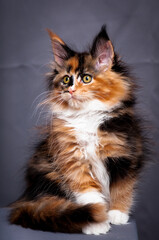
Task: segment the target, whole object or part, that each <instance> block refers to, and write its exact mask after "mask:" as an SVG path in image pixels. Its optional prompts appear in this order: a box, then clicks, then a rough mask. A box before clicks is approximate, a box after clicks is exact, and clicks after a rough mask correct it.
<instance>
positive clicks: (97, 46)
mask: <svg viewBox="0 0 159 240" xmlns="http://www.w3.org/2000/svg"><path fill="white" fill-rule="evenodd" d="M91 55H92V57H93V58H95V62H96V64H95V67H96V69H97V70H101V69H102V70H104V71H105V70H107V69H108V68H109V67H110V65H111V63H112V61H113V57H114V50H113V46H112V43H111V41H110V40H109V36H108V34H107V31H106V26H105V25H103V26H102V28H101V30H100V32H99V33H98V35H97V36H96V37H95V39H94V41H93V45H92V48H91Z"/></svg>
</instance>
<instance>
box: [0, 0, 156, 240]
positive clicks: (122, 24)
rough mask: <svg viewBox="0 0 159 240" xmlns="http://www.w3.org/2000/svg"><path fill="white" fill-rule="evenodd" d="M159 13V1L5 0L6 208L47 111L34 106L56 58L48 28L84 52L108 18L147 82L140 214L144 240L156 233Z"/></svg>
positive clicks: (1, 20)
mask: <svg viewBox="0 0 159 240" xmlns="http://www.w3.org/2000/svg"><path fill="white" fill-rule="evenodd" d="M158 14H159V1H158V0H156V1H155V0H151V1H149V0H147V1H146V0H140V1H139V0H130V1H129V0H116V1H115V0H90V1H89V0H77V1H75V0H65V1H64V0H63V1H62V0H58V1H56V0H55V1H53V0H34V1H33V0H25V1H24V0H1V1H0V25H1V28H0V29H1V30H0V31H1V32H0V36H1V37H0V39H1V41H0V76H1V77H0V104H1V110H0V113H1V114H0V127H1V144H0V148H1V149H0V154H1V159H0V177H1V179H0V185H1V186H0V187H1V189H0V196H1V197H0V204H1V206H5V205H6V204H8V203H9V202H11V201H13V200H15V199H16V198H17V196H18V195H19V194H20V193H21V191H22V190H23V186H24V183H23V171H24V165H25V163H26V161H27V159H28V157H29V155H30V146H31V145H32V143H33V142H34V140H33V138H34V136H35V133H36V131H35V130H34V125H35V124H36V123H39V122H40V120H39V119H41V118H40V115H41V117H42V116H44V115H43V114H40V111H37V113H36V111H35V108H36V105H37V103H38V102H39V101H40V100H41V99H43V95H41V96H39V98H38V99H37V98H36V97H37V96H38V95H39V94H40V93H42V92H44V91H45V81H44V78H45V73H46V72H47V71H48V67H47V64H48V63H49V61H50V60H51V59H52V54H51V51H50V50H51V44H50V40H49V37H48V35H47V32H46V30H45V29H46V28H51V29H52V30H53V31H54V32H56V33H57V34H59V35H60V36H61V37H62V38H63V39H64V41H65V42H67V43H70V44H71V45H72V46H73V47H74V46H75V47H77V49H79V50H81V49H83V48H85V47H86V46H87V45H88V44H89V43H90V42H91V41H92V38H93V37H94V35H95V34H96V33H97V32H98V31H99V29H100V27H101V25H102V24H104V23H106V24H107V26H108V31H109V35H110V37H111V39H112V41H113V43H114V46H115V49H116V50H117V51H118V52H119V53H120V55H121V56H122V57H123V60H125V61H126V62H127V63H129V64H130V65H131V66H132V68H133V72H134V73H135V75H136V76H137V78H138V82H139V85H141V86H142V87H141V88H140V92H139V95H138V99H139V102H140V104H139V106H138V111H139V112H140V113H141V114H142V115H145V116H146V119H149V120H150V124H148V127H149V130H150V132H151V135H153V137H154V140H153V143H152V144H151V146H150V147H151V148H152V149H153V150H154V157H153V158H154V159H155V160H157V161H156V163H155V164H154V165H153V166H152V167H151V168H150V169H149V170H147V171H146V172H145V174H144V176H143V177H142V180H141V184H140V187H139V191H138V197H137V199H136V207H135V217H136V220H137V224H138V230H139V236H140V239H141V240H148V239H149V240H150V239H151V240H152V239H158V238H159V221H158V214H159V206H158V203H159V174H158V171H159V163H158V153H159V150H158V143H159V130H158V125H159V122H158V119H159V111H158V108H159V107H158V106H159V97H158V90H159V84H158V75H159V68H158V64H159V57H158V56H159V55H158V54H159V51H158V49H159V47H158V41H159V17H158ZM42 118H43V117H42ZM44 120H45V118H44ZM151 159H152V157H150V161H151Z"/></svg>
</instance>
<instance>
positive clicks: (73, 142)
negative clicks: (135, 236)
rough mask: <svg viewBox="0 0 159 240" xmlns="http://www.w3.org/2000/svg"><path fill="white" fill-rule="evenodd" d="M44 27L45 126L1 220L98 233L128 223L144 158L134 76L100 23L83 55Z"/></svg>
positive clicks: (42, 228) (59, 230)
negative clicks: (48, 57) (47, 52)
mask: <svg viewBox="0 0 159 240" xmlns="http://www.w3.org/2000/svg"><path fill="white" fill-rule="evenodd" d="M48 32H49V35H50V37H51V41H52V48H53V53H54V60H55V61H54V63H53V64H52V69H51V73H50V75H49V78H48V83H49V84H48V85H49V94H48V96H47V99H46V100H45V101H44V102H43V104H46V105H48V107H49V111H50V112H51V117H50V124H49V126H48V127H47V130H46V131H45V134H44V136H43V139H42V141H41V142H40V143H39V144H38V145H37V147H36V150H35V152H34V154H33V156H32V157H31V159H30V161H29V163H28V166H27V171H26V184H27V186H26V190H25V192H24V194H23V195H22V196H21V197H20V198H19V199H18V200H17V201H16V202H15V203H13V204H12V210H11V213H10V217H9V220H10V222H11V223H14V224H18V225H22V226H23V227H29V228H32V229H41V230H45V231H54V232H72V233H73V232H83V233H85V234H96V235H98V234H105V233H106V232H108V231H109V229H110V226H111V224H126V223H127V222H128V219H129V214H130V210H131V206H132V204H133V194H134V189H135V186H136V183H137V179H138V176H139V173H140V170H141V167H142V165H143V162H144V158H143V144H142V142H143V140H142V133H141V129H140V124H139V121H138V118H137V117H136V116H135V113H134V104H135V97H134V89H135V82H134V79H133V78H132V77H131V75H130V74H129V72H128V70H127V67H126V66H125V64H124V63H123V62H122V61H121V60H120V59H119V57H118V55H117V54H116V53H115V52H114V48H113V45H112V43H111V41H110V40H109V37H108V34H107V32H106V29H105V27H104V26H103V27H102V28H101V31H100V32H99V34H98V35H97V36H96V37H95V39H94V41H93V44H92V47H91V48H90V49H89V50H88V52H83V53H78V52H75V51H73V50H72V49H70V48H69V47H68V46H67V45H66V44H65V43H64V42H63V40H61V39H60V38H59V37H58V36H57V35H56V34H54V33H52V32H51V31H50V30H48Z"/></svg>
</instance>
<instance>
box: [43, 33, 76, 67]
mask: <svg viewBox="0 0 159 240" xmlns="http://www.w3.org/2000/svg"><path fill="white" fill-rule="evenodd" d="M47 31H48V33H49V36H50V39H51V43H52V50H53V54H54V58H55V62H56V63H57V64H58V65H59V66H61V67H62V66H63V65H64V62H65V61H66V60H67V59H68V58H70V57H72V56H74V51H72V50H71V49H70V48H69V47H68V46H67V45H66V44H65V43H64V42H63V40H62V39H61V38H59V37H58V36H57V35H56V34H55V33H53V32H52V31H51V30H49V29H47Z"/></svg>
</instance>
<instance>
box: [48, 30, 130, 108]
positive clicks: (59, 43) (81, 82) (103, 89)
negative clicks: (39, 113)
mask: <svg viewBox="0 0 159 240" xmlns="http://www.w3.org/2000/svg"><path fill="white" fill-rule="evenodd" d="M48 32H49V35H50V38H51V41H52V48H53V53H54V60H55V61H54V64H53V72H52V74H51V76H50V78H49V86H50V90H51V94H50V103H51V104H52V106H53V107H54V109H56V110H58V109H59V110H60V111H61V110H65V109H74V110H79V109H84V108H87V106H91V108H93V109H95V110H105V111H110V110H111V109H114V108H115V107H116V106H119V105H121V104H122V102H123V101H126V100H127V99H128V98H129V95H130V82H129V80H128V76H127V74H126V70H125V68H124V67H123V66H122V64H121V62H120V61H119V60H118V57H117V55H116V54H115V53H114V49H113V46H112V43H111V41H110V39H109V37H108V34H107V32H106V29H105V26H103V27H102V28H101V30H100V32H99V34H98V35H97V36H96V37H95V39H94V41H93V44H92V46H91V48H90V49H89V51H88V52H83V53H78V52H75V51H74V50H72V49H70V48H69V47H68V46H67V45H66V44H65V43H64V41H63V40H61V39H60V38H59V37H58V36H57V35H56V34H54V33H53V32H51V31H50V30H48ZM96 108H97V109H96ZM98 108H99V109H98ZM90 110H91V109H90ZM88 111H89V108H88Z"/></svg>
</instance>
